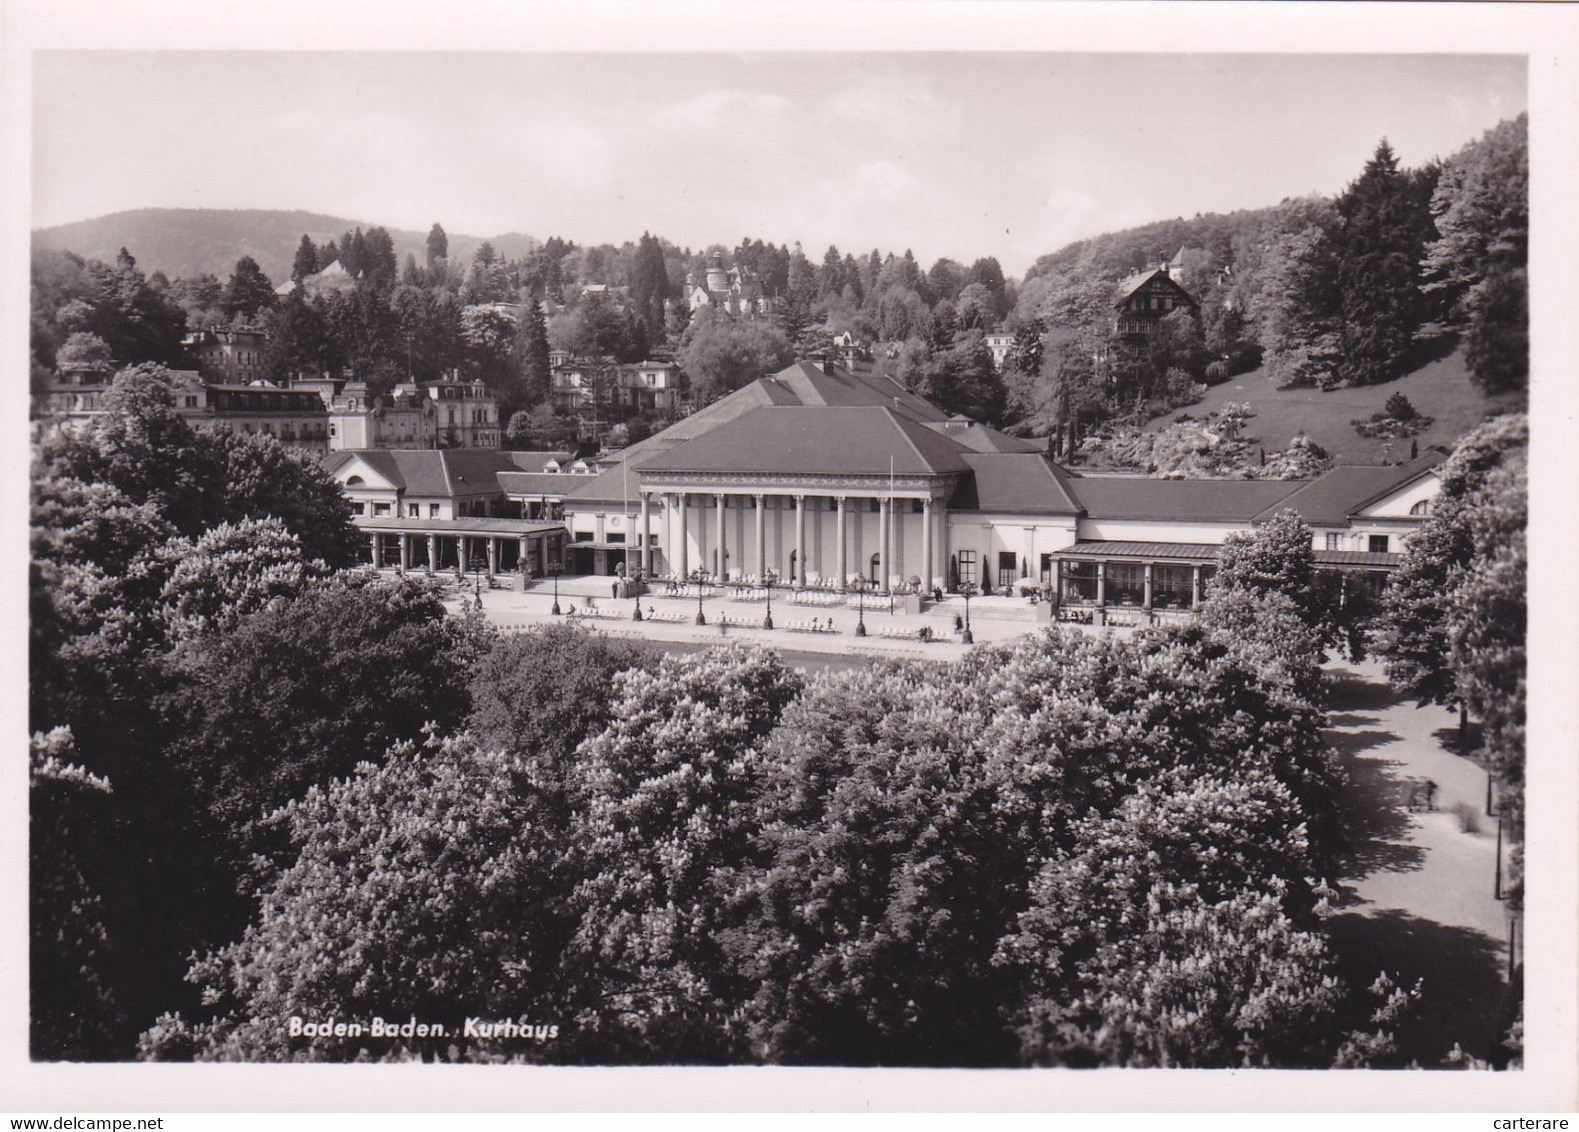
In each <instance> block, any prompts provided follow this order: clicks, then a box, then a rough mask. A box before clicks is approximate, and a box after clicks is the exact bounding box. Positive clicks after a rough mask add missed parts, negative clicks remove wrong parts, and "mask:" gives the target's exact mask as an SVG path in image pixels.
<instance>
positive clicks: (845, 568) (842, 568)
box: [838, 495, 850, 593]
mask: <svg viewBox="0 0 1579 1132" xmlns="http://www.w3.org/2000/svg"><path fill="white" fill-rule="evenodd" d="M838 504H839V538H838V544H839V590H840V592H841V593H842V592H843V591H844V585H845V581H844V580H845V579H846V578H848V577H849V576H850V567H849V564H848V563H847V562H846V561H845V547H844V496H842V495H841V496H839V499H838Z"/></svg>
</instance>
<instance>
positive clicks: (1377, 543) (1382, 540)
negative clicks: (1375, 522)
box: [1370, 535, 1390, 554]
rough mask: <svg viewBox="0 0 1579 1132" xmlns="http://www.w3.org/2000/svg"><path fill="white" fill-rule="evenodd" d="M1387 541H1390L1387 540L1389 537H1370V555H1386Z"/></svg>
mask: <svg viewBox="0 0 1579 1132" xmlns="http://www.w3.org/2000/svg"><path fill="white" fill-rule="evenodd" d="M1389 541H1390V539H1389V536H1387V535H1372V536H1371V539H1370V543H1371V553H1372V554H1386V553H1387V551H1388V542H1389Z"/></svg>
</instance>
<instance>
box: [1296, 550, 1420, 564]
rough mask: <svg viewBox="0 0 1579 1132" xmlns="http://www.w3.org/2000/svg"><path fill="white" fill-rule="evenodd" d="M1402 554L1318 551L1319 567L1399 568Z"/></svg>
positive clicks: (1367, 551) (1370, 551)
mask: <svg viewBox="0 0 1579 1132" xmlns="http://www.w3.org/2000/svg"><path fill="white" fill-rule="evenodd" d="M1403 560H1404V556H1403V555H1402V554H1384V553H1382V552H1380V551H1375V550H1318V551H1316V565H1317V566H1398V565H1401V564H1402V563H1403Z"/></svg>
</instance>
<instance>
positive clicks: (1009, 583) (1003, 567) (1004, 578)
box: [998, 550, 1020, 590]
mask: <svg viewBox="0 0 1579 1132" xmlns="http://www.w3.org/2000/svg"><path fill="white" fill-rule="evenodd" d="M1019 569H1020V560H1019V558H1018V557H1017V556H1016V555H1015V553H1014V551H1012V550H1000V551H998V588H999V589H1005V590H1006V589H1010V588H1011V587H1013V585H1014V580H1015V579H1016V578H1017V577H1019Z"/></svg>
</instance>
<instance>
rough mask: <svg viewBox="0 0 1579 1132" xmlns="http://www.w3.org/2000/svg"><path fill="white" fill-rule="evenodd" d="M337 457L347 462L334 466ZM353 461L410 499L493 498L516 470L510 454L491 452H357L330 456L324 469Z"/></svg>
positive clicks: (339, 461) (340, 461)
mask: <svg viewBox="0 0 1579 1132" xmlns="http://www.w3.org/2000/svg"><path fill="white" fill-rule="evenodd" d="M336 456H340V457H344V458H343V459H339V460H335V461H334V462H333V463H331V462H330V461H331V459H332V458H333V457H336ZM351 457H356V458H357V459H360V460H362V461H363V462H364V463H366V464H367V465H368V466H369V467H371V468H372V469H373V470H374V471H375V472H377V473H378V474H379V475H381V476H383V477H384V478H385V479H387V480H388V481H389V482H390V483H392V484H394V485H395V486H396V487H397V488H399V489H401V490H403V491H405V492H406V494H408V495H424V496H454V495H492V494H495V493H497V492H498V490H499V479H498V476H499V473H500V472H506V471H508V472H513V471H516V470H517V466H516V464H514V463H513V462H512V461H511V460H510V458H509V454H508V453H505V452H499V451H496V450H494V449H492V448H441V449H437V450H435V449H413V448H357V449H350V450H346V451H343V452H339V453H330V454H329V456H327V457H325V458H324V461H323V463H324V467H325V468H327V469H328V470H329V471H330V472H331V473H333V472H339V471H341V470H343V469H344V468H345V466H346V464H348V463H349V462H350V458H351Z"/></svg>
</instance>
